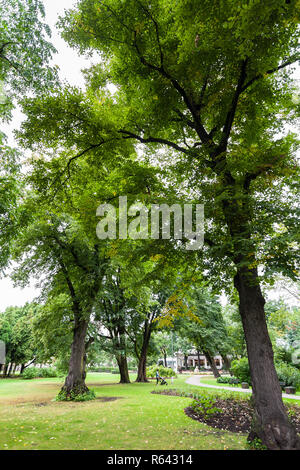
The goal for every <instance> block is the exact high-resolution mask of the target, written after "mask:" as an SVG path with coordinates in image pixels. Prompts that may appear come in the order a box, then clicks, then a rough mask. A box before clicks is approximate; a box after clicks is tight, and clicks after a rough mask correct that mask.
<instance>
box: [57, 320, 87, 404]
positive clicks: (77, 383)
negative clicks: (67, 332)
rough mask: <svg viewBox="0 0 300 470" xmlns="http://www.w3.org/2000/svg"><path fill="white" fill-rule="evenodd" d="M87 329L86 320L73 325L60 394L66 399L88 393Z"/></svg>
mask: <svg viewBox="0 0 300 470" xmlns="http://www.w3.org/2000/svg"><path fill="white" fill-rule="evenodd" d="M87 328H88V320H80V321H77V322H76V323H75V327H74V331H73V342H72V348H71V357H70V362H69V372H68V375H67V377H66V380H65V383H64V386H63V387H62V392H63V393H64V394H65V395H66V398H68V399H72V398H73V397H74V396H76V395H81V394H83V393H86V392H88V391H89V389H88V388H87V386H86V384H85V376H86V372H85V338H86V333H87Z"/></svg>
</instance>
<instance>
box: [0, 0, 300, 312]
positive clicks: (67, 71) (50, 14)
mask: <svg viewBox="0 0 300 470" xmlns="http://www.w3.org/2000/svg"><path fill="white" fill-rule="evenodd" d="M43 2H44V5H45V10H46V20H45V21H46V23H48V24H49V26H50V28H51V30H52V38H51V42H52V43H53V44H54V46H55V48H56V49H57V51H58V54H56V55H55V56H54V59H53V62H54V64H57V65H58V66H59V69H60V77H61V79H63V80H66V81H67V82H68V83H70V84H71V85H76V86H81V87H82V86H83V84H84V81H83V77H82V74H81V69H82V68H86V67H88V66H89V65H90V64H91V59H90V58H89V59H85V58H84V57H79V56H78V55H77V53H76V51H75V50H73V49H71V48H70V47H68V45H67V44H66V43H65V42H64V40H63V39H62V38H61V37H60V35H59V32H58V30H57V29H56V28H55V24H56V22H57V20H58V17H59V16H60V15H63V12H64V10H65V9H68V8H71V7H72V6H74V5H76V3H77V0H43ZM299 76H300V74H299V73H297V78H299ZM21 121H22V114H21V113H20V112H19V111H18V110H16V112H15V114H14V119H13V121H12V122H11V123H10V125H9V126H6V127H5V128H4V132H5V133H6V134H7V135H8V137H9V144H10V145H15V142H14V139H13V133H12V131H13V129H16V128H18V127H19V125H20V123H21ZM38 294H39V290H38V289H36V288H35V287H34V281H33V282H32V284H31V286H30V287H27V288H25V289H20V288H14V287H13V284H12V282H11V281H10V279H9V278H8V277H7V278H5V279H2V280H0V312H1V311H3V310H4V309H5V308H6V307H8V306H11V305H14V306H21V305H24V304H25V303H26V302H30V301H32V300H33V299H34V297H36V296H37V295H38ZM279 295H283V296H284V297H285V298H286V300H287V301H289V303H292V304H295V303H296V299H295V297H293V296H290V295H288V293H287V292H286V291H284V289H280V290H277V291H273V293H271V295H270V297H271V298H278V296H279ZM223 300H224V298H223Z"/></svg>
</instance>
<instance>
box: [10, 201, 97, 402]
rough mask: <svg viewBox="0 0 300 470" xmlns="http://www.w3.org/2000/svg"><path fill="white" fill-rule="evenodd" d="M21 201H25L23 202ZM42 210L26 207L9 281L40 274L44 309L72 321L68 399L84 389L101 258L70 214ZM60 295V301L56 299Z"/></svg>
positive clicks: (67, 386)
mask: <svg viewBox="0 0 300 470" xmlns="http://www.w3.org/2000/svg"><path fill="white" fill-rule="evenodd" d="M29 199H30V198H29ZM27 204H29V206H30V203H29V201H27ZM27 209H28V207H27ZM31 209H33V207H32V206H31ZM42 209H43V208H41V207H40V208H39V211H38V213H37V212H35V213H34V212H33V211H32V213H31V216H30V222H31V223H27V225H26V226H25V227H23V231H22V235H21V236H19V237H18V238H17V240H16V241H15V249H14V255H15V259H16V260H18V261H19V262H20V261H21V260H22V262H20V264H19V266H18V267H17V268H16V269H15V271H14V280H15V281H16V282H19V283H21V284H25V283H26V282H27V281H28V279H29V277H30V276H34V275H35V276H36V277H42V276H45V275H46V279H44V281H41V284H42V288H43V293H44V296H45V297H46V299H47V301H48V308H49V307H50V305H51V304H52V305H51V306H52V311H53V314H54V315H56V314H57V310H55V309H53V307H55V305H56V306H59V309H60V310H59V313H60V315H63V316H66V317H67V318H69V321H70V322H72V334H73V340H72V345H71V356H70V364H69V372H68V376H67V378H66V381H65V384H64V386H63V388H62V392H63V394H64V395H65V396H66V397H67V398H73V397H74V396H75V395H78V394H82V393H85V392H87V391H88V389H87V387H86V385H85V375H86V374H85V354H86V346H87V345H86V336H87V329H88V325H89V318H90V316H91V313H92V309H93V306H94V302H95V298H96V296H97V293H98V291H99V289H100V287H101V281H102V278H103V275H104V272H105V266H106V258H105V254H104V252H103V251H102V250H101V247H99V246H98V244H97V243H95V244H94V245H92V244H91V243H90V242H89V240H88V239H87V237H86V235H85V233H84V230H83V229H82V227H80V225H79V224H78V223H76V221H75V220H74V219H73V220H72V218H71V217H68V216H67V215H66V214H65V215H64V216H63V214H60V215H57V214H54V213H51V212H50V211H49V210H45V209H44V211H43V210H42ZM75 234H76V236H75ZM61 296H63V300H64V304H63V306H62V305H61V303H59V302H58V299H59V300H61V298H62V297H61ZM49 304H50V305H49ZM62 307H63V308H62Z"/></svg>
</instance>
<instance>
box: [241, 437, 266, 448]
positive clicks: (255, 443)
mask: <svg viewBox="0 0 300 470" xmlns="http://www.w3.org/2000/svg"><path fill="white" fill-rule="evenodd" d="M246 449H248V450H268V449H267V447H266V446H265V445H264V444H263V443H262V441H261V439H258V438H257V437H256V438H255V439H253V440H252V441H247V445H246Z"/></svg>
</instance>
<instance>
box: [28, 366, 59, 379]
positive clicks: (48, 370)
mask: <svg viewBox="0 0 300 470" xmlns="http://www.w3.org/2000/svg"><path fill="white" fill-rule="evenodd" d="M38 377H43V378H48V377H57V372H56V370H55V369H54V368H53V367H45V368H42V369H41V368H40V367H28V368H27V369H25V370H24V371H23V374H22V378H23V379H26V380H30V379H36V378H38Z"/></svg>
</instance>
